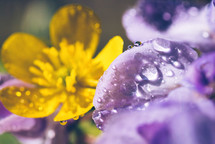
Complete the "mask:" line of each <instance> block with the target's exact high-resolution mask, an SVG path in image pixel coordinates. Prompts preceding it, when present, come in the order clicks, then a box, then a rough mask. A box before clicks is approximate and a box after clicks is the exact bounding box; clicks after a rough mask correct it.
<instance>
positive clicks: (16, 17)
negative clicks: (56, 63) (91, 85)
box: [0, 0, 136, 51]
mask: <svg viewBox="0 0 215 144" xmlns="http://www.w3.org/2000/svg"><path fill="white" fill-rule="evenodd" d="M135 2H136V0H0V45H2V43H3V42H4V40H5V39H6V38H7V37H8V36H9V35H10V34H12V33H14V32H26V33H29V34H32V35H35V36H37V37H38V38H40V39H42V40H44V41H45V42H46V43H48V44H49V22H50V20H51V17H52V16H53V14H54V13H55V12H56V10H57V9H58V8H60V7H61V6H64V5H66V4H72V3H79V4H82V5H84V6H87V7H89V8H91V9H93V10H94V11H95V13H96V14H97V15H98V16H99V18H100V19H101V25H102V34H101V38H100V43H99V47H98V51H99V50H101V49H102V48H103V47H104V45H105V44H106V43H107V42H108V40H109V39H111V38H112V37H113V36H115V35H120V36H122V38H123V39H124V41H125V47H127V45H128V44H130V42H129V40H128V39H127V38H126V35H125V31H124V29H123V27H122V24H121V19H122V15H123V13H124V12H125V11H126V9H128V8H130V7H132V6H134V4H135Z"/></svg>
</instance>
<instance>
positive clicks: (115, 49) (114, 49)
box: [95, 36, 124, 70]
mask: <svg viewBox="0 0 215 144" xmlns="http://www.w3.org/2000/svg"><path fill="white" fill-rule="evenodd" d="M123 44H124V42H123V40H122V38H121V37H120V36H115V37H113V38H112V39H111V40H110V41H109V42H108V43H107V45H106V46H105V47H104V49H103V50H102V51H101V52H100V53H99V54H98V55H97V56H96V58H95V60H97V61H100V62H101V63H102V65H103V66H104V69H105V70H106V69H107V68H108V67H109V65H110V64H111V63H112V62H113V60H114V59H115V58H116V57H117V56H118V55H120V54H121V53H122V51H123Z"/></svg>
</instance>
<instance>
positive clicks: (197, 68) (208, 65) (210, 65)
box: [185, 53, 215, 96]
mask: <svg viewBox="0 0 215 144" xmlns="http://www.w3.org/2000/svg"><path fill="white" fill-rule="evenodd" d="M185 80H186V81H187V82H188V84H190V85H191V86H192V87H194V88H195V89H196V90H197V91H198V92H200V93H202V94H205V95H208V96H211V95H212V94H214V93H215V53H210V54H205V55H203V56H202V57H201V58H199V59H197V60H196V61H195V62H194V63H193V64H192V65H191V66H190V67H189V68H188V71H187V73H186V76H185Z"/></svg>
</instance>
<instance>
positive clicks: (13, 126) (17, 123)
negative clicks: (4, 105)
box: [0, 114, 35, 134]
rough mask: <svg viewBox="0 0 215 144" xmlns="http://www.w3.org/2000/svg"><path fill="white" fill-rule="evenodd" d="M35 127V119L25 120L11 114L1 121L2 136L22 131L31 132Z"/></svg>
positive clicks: (0, 132)
mask: <svg viewBox="0 0 215 144" xmlns="http://www.w3.org/2000/svg"><path fill="white" fill-rule="evenodd" d="M34 125H35V119H31V118H24V117H20V116H16V115H14V114H11V115H10V116H8V117H6V118H4V119H1V120H0V134H2V133H4V132H17V131H20V130H30V129H31V128H33V126H34Z"/></svg>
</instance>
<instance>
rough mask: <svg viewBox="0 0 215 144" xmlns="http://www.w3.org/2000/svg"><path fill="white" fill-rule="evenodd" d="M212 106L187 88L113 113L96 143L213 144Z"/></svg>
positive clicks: (214, 122)
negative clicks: (140, 108)
mask: <svg viewBox="0 0 215 144" xmlns="http://www.w3.org/2000/svg"><path fill="white" fill-rule="evenodd" d="M214 110H215V107H214V105H213V104H212V103H211V101H209V100H208V99H206V98H204V97H200V96H198V95H197V93H195V92H193V91H190V90H189V89H187V88H179V89H176V90H174V91H172V92H171V93H170V94H169V97H168V98H166V99H165V100H164V101H163V102H162V103H154V104H152V105H151V106H149V107H148V108H147V109H146V110H145V111H131V112H128V111H126V112H124V113H121V114H119V115H115V116H113V117H112V118H111V119H110V120H109V121H108V122H107V123H106V124H105V127H104V133H103V134H102V135H101V137H100V138H99V139H98V142H97V144H110V143H117V144H125V143H127V144H214V143H215V137H214V134H215V114H214Z"/></svg>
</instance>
